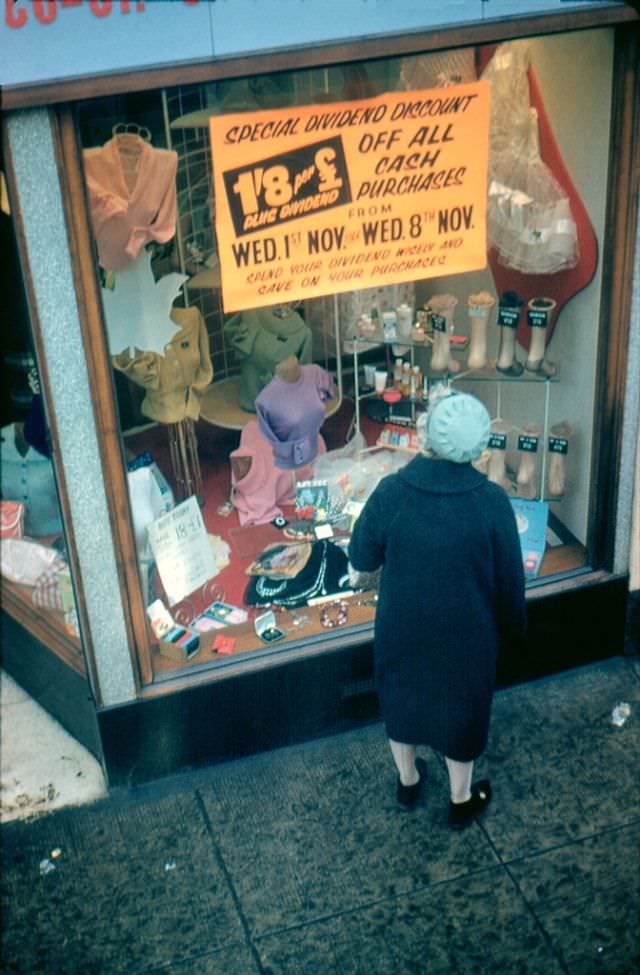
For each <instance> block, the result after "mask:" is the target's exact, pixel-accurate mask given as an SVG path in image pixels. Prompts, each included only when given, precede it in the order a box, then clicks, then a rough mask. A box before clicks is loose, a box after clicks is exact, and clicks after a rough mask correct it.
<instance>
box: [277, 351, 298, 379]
mask: <svg viewBox="0 0 640 975" xmlns="http://www.w3.org/2000/svg"><path fill="white" fill-rule="evenodd" d="M300 375H301V369H300V363H299V361H298V358H297V356H295V355H290V356H287V358H286V359H283V360H282V362H279V363H278V365H277V366H276V376H277V377H278V378H279V379H282V380H284V382H285V383H295V382H297V381H298V379H299V378H300Z"/></svg>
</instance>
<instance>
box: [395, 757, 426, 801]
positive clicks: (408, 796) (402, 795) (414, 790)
mask: <svg viewBox="0 0 640 975" xmlns="http://www.w3.org/2000/svg"><path fill="white" fill-rule="evenodd" d="M416 768H417V770H418V775H419V776H420V778H419V779H418V781H417V782H415V783H414V785H403V784H402V782H401V781H400V779H398V788H397V790H396V796H397V799H398V802H399V803H400V805H401V806H404V807H405V809H413V807H414V806H415V804H416V802H417V801H418V799H419V798H420V793H421V791H422V783H423V782H424V780H425V778H426V776H427V763H426V762H425V760H424V759H423V758H417V759H416Z"/></svg>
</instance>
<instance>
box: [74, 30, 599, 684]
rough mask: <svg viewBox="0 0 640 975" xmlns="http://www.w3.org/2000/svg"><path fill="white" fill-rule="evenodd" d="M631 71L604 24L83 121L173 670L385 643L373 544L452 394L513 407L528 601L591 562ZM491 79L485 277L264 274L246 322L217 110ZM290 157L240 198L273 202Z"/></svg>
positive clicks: (502, 446)
mask: <svg viewBox="0 0 640 975" xmlns="http://www.w3.org/2000/svg"><path fill="white" fill-rule="evenodd" d="M612 66H613V35H612V32H610V31H608V30H592V31H583V32H581V33H580V34H565V35H554V36H546V37H540V38H533V39H531V40H529V41H527V42H513V43H507V44H505V45H502V46H500V47H497V48H496V47H490V48H466V49H456V50H454V51H443V52H436V53H435V54H425V55H417V56H410V57H409V56H408V57H405V58H387V59H384V60H379V61H371V62H363V63H358V64H354V65H343V66H335V67H331V68H327V69H324V68H322V69H320V68H313V69H308V70H304V71H294V72H282V73H279V74H274V75H261V76H259V77H252V78H244V79H237V80H229V81H225V82H218V83H215V84H213V83H212V84H206V85H195V86H183V87H177V88H172V89H165V90H161V91H154V92H147V93H143V94H135V95H127V96H124V95H123V96H117V97H116V96H114V97H109V98H103V99H95V100H91V101H86V102H83V103H81V104H80V106H79V109H78V114H77V122H78V131H79V135H80V141H81V147H82V150H83V160H84V168H85V176H86V185H87V201H88V210H89V214H90V220H91V225H92V230H93V234H94V239H95V253H96V262H97V274H98V276H99V282H100V287H101V294H102V304H103V316H104V321H105V325H106V333H107V335H106V340H107V342H108V346H109V352H110V355H111V362H112V366H113V381H114V390H115V395H116V397H117V403H118V409H119V416H120V423H121V434H122V448H123V458H124V462H125V463H126V466H127V477H128V483H129V495H130V502H131V512H132V523H133V533H134V536H135V541H136V547H137V553H138V560H139V567H140V578H141V585H142V589H143V595H144V602H145V605H146V606H147V607H148V616H149V638H150V642H151V646H152V662H153V669H154V672H155V674H156V676H157V677H161V676H163V675H168V674H171V673H173V672H175V671H176V670H178V669H181V668H193V667H198V666H200V665H206V666H209V665H221V666H222V665H226V664H227V663H228V662H229V659H230V658H234V659H235V658H238V657H246V656H247V655H251V654H256V653H274V652H279V651H280V649H283V650H286V649H287V648H291V647H292V646H294V645H295V646H296V647H298V648H299V647H301V646H304V645H308V646H315V647H318V646H319V645H321V644H322V642H323V640H326V639H328V638H332V639H333V638H335V637H336V636H337V635H339V636H342V635H344V637H345V638H347V639H352V640H354V641H356V640H358V639H368V638H369V636H370V624H371V623H372V621H373V619H374V616H375V599H376V596H375V582H376V580H375V578H369V579H366V580H362V579H360V580H358V588H357V589H356V590H354V580H353V579H352V578H350V575H349V571H348V560H347V554H346V552H347V547H348V540H349V534H350V529H351V527H352V525H353V519H354V518H356V517H357V515H358V511H359V506H361V504H362V503H363V502H364V501H366V498H367V497H368V496H369V494H370V493H371V491H372V490H373V489H374V487H375V485H376V484H377V483H378V481H379V480H380V478H381V477H383V476H386V475H388V474H390V473H393V472H394V471H396V470H398V469H399V468H400V467H402V466H403V465H405V464H407V463H409V462H410V461H411V459H412V457H413V456H414V454H415V450H416V449H417V441H416V435H415V429H416V422H417V419H418V418H419V416H420V414H421V413H422V412H423V411H424V410H425V408H426V402H427V398H428V395H429V393H430V391H431V390H432V388H433V386H434V385H435V384H438V383H442V382H444V383H447V384H450V385H452V386H454V387H455V388H458V389H462V390H465V391H468V392H472V393H474V394H475V395H476V396H478V397H479V398H480V399H481V400H482V401H483V402H484V403H485V405H486V406H487V408H488V410H489V412H490V414H491V417H492V436H491V440H490V442H489V445H488V447H487V450H486V451H485V453H484V454H483V456H482V457H481V458H480V460H479V461H478V465H479V467H480V468H481V469H482V470H483V471H484V472H485V473H486V474H487V476H488V477H489V478H490V479H491V480H494V481H496V482H498V483H500V484H501V485H502V486H503V487H504V489H505V490H506V492H507V493H508V495H509V497H510V498H511V499H512V501H513V504H514V508H515V510H516V514H517V518H518V523H519V527H520V529H521V537H522V542H523V560H524V563H525V568H526V572H527V576H528V584H529V586H531V587H535V586H538V585H540V584H541V583H543V582H544V583H546V582H548V581H549V580H551V579H554V578H558V577H561V576H566V575H567V574H572V573H576V572H580V571H582V570H583V569H585V568H587V567H588V566H589V565H590V563H591V561H592V554H591V539H590V537H589V529H588V526H589V508H590V504H591V495H592V483H591V475H590V471H591V459H592V458H591V454H592V446H593V430H594V410H595V404H596V374H597V354H598V353H597V349H598V332H599V321H600V300H601V254H602V246H603V231H604V221H605V210H606V187H607V165H608V159H609V122H610V117H609V115H610V98H611V88H612ZM569 76H571V77H569ZM574 76H575V84H572V83H570V81H571V78H573V77H574ZM478 80H485V81H489V82H490V83H491V117H490V119H491V120H490V125H489V133H488V179H487V184H486V198H485V195H484V191H483V192H482V193H481V196H482V200H481V201H480V200H479V201H478V202H481V207H480V209H481V210H484V208H485V206H486V227H487V261H486V266H485V267H484V268H482V269H475V270H471V271H468V272H464V273H447V274H441V275H439V276H438V275H437V274H434V273H433V271H430V272H429V274H428V276H425V273H422V272H421V270H420V267H424V266H425V264H420V262H419V261H416V262H415V267H416V272H415V276H414V277H413V278H412V279H411V280H407V279H406V275H404V276H403V277H402V278H401V279H400V280H397V281H393V280H389V279H388V278H387V279H385V282H384V283H383V284H382V283H378V282H376V281H375V280H370V278H371V275H368V276H366V283H367V287H366V288H363V287H362V286H361V284H360V282H361V280H362V278H361V276H358V275H354V278H353V285H354V286H353V287H350V288H349V289H348V290H343V289H341V290H339V291H338V293H332V292H331V291H330V290H326V291H325V293H323V294H321V295H313V296H305V295H302V296H298V295H296V297H295V298H294V299H293V300H290V299H289V298H288V293H287V290H286V289H283V290H282V291H281V290H279V288H278V286H277V282H278V277H277V276H271V275H270V274H269V261H268V259H267V258H265V259H264V261H260V260H259V259H256V266H255V273H256V275H259V276H261V279H262V280H263V281H264V283H265V286H267V287H271V288H272V290H271V294H272V296H273V298H272V301H270V303H269V304H263V305H262V306H261V307H259V308H252V307H247V308H243V309H240V310H238V309H234V310H233V311H225V306H224V301H223V290H222V288H223V280H222V277H223V274H224V269H222V272H221V256H220V253H219V246H218V239H217V235H216V215H217V201H216V195H215V191H214V172H215V165H216V153H217V151H219V149H220V147H216V145H215V142H214V143H213V144H212V139H211V135H210V127H209V123H210V119H211V118H212V117H219V116H224V115H227V114H230V113H243V117H244V118H246V120H247V124H253V122H255V121H256V113H260V112H265V111H270V110H277V109H287V108H295V107H299V106H318V107H319V108H321V107H322V106H327V105H331V104H333V103H340V105H341V106H342V105H343V103H348V106H347V107H350V108H353V109H355V108H356V107H357V105H358V104H364V103H363V102H362V100H363V99H364V100H367V99H372V98H375V97H376V96H378V95H384V94H386V93H389V92H405V93H407V95H409V94H410V93H414V92H423V91H427V90H432V89H441V94H442V97H443V98H444V95H445V93H446V96H447V97H454V96H455V93H456V91H457V90H458V86H460V85H469V84H474V83H475V82H477V81H478ZM586 117H590V118H592V119H594V124H593V126H591V128H590V145H589V153H588V154H585V153H584V151H583V133H584V119H585V118H586ZM261 118H263V117H262V116H258V120H259V119H261ZM445 128H446V127H445V126H444V125H443V126H442V129H441V137H442V134H443V131H444V130H445ZM434 139H435V135H434ZM474 151H475V147H474V144H473V143H472V142H469V144H467V145H462V146H461V147H460V152H461V154H462V155H461V158H462V159H464V158H465V156H466V158H467V159H469V158H470V157H472V156H473V153H474ZM274 158H275V157H274ZM434 158H435V156H434V157H431V158H430V157H429V156H428V153H427V152H426V151H425V152H423V153H422V154H417V153H414V154H413V155H411V158H409V154H408V153H405V154H404V155H402V153H400V152H398V153H395V152H394V153H393V154H391V156H390V159H389V160H388V161H387V162H386V163H384V164H382V165H381V172H382V171H384V169H385V167H386V170H387V175H389V174H390V173H394V172H396V173H400V174H402V173H403V171H404V172H405V173H406V172H408V173H409V174H412V173H414V172H416V171H417V172H418V173H421V172H422V173H424V172H425V169H427V170H428V169H429V167H432V166H433V159H434ZM256 159H260V149H259V148H257V149H256ZM268 163H269V160H266V161H265V163H264V165H263V166H262V168H261V167H257V169H254V171H253V175H252V176H251V177H250V180H253V182H246V179H249V177H248V176H247V177H246V179H245V181H244V182H243V181H241V180H240V179H239V180H238V182H237V183H236V187H235V192H236V193H237V195H238V196H239V197H242V194H245V193H246V194H248V195H249V196H251V199H253V197H255V196H256V194H259V193H262V192H263V189H264V187H263V184H262V183H259V180H262V178H263V177H264V171H265V167H266V166H267V164H268ZM271 164H272V166H277V165H284V164H282V162H281V161H280V162H279V163H273V160H272V161H271ZM258 170H259V173H258ZM271 177H273V178H274V179H275V178H276V177H278V178H281V176H278V174H277V173H276V174H275V176H274V173H273V171H272V172H271ZM424 192H425V195H423V197H421V198H419V199H418V200H417V206H420V207H422V208H423V209H424V207H425V206H426V205H427V202H426V201H428V200H429V199H430V198H429V196H428V190H425V191H424ZM242 205H243V206H244V203H243V204H242ZM265 219H268V217H265ZM456 219H460V220H464V219H465V216H464V213H462V212H461V214H459V215H458V216H457V217H456ZM291 226H292V227H293V221H292V222H291ZM444 229H445V231H447V228H446V227H445V228H444ZM392 231H393V228H391V229H390V230H389V233H392ZM385 232H386V231H385ZM416 236H417V238H418V243H419V241H420V234H417V235H416ZM364 246H365V244H364V241H363V248H364ZM451 246H453V244H452V245H451ZM394 254H395V256H396V257H398V252H397V251H396V252H394ZM254 256H255V254H254ZM263 257H264V255H263ZM267 257H268V255H267ZM398 263H399V264H402V267H403V269H406V267H407V266H408V265H407V261H406V260H403V261H402V262H400V261H398ZM353 266H354V267H357V266H358V262H357V261H354V262H353ZM301 273H303V272H301ZM263 293H265V292H263ZM425 544H428V540H425Z"/></svg>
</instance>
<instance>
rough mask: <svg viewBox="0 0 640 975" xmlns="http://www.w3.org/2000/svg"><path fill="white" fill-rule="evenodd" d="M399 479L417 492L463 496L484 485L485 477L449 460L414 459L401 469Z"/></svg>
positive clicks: (469, 466) (468, 467)
mask: <svg viewBox="0 0 640 975" xmlns="http://www.w3.org/2000/svg"><path fill="white" fill-rule="evenodd" d="M399 477H401V478H402V480H403V481H405V483H407V484H410V485H411V487H412V488H415V489H416V490H418V491H425V492H427V493H431V494H463V493H464V492H466V491H473V490H475V489H476V488H478V487H481V486H482V485H483V484H486V481H487V479H486V477H485V475H484V474H481V473H480V472H479V471H477V470H476V469H475V467H472V466H471V464H454V463H453V462H452V461H449V460H433V459H431V458H429V457H422V456H419V457H414V459H413V460H412V461H411V463H410V464H407V466H406V467H403V468H402V469H401V470H400V472H399Z"/></svg>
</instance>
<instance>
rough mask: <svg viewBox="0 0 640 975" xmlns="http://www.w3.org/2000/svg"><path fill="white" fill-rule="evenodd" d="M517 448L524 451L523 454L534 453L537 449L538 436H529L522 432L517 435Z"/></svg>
mask: <svg viewBox="0 0 640 975" xmlns="http://www.w3.org/2000/svg"><path fill="white" fill-rule="evenodd" d="M518 450H522V451H524V453H525V454H535V453H537V451H538V438H537V437H529V436H526V435H524V434H522V435H521V436H519V437H518Z"/></svg>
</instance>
